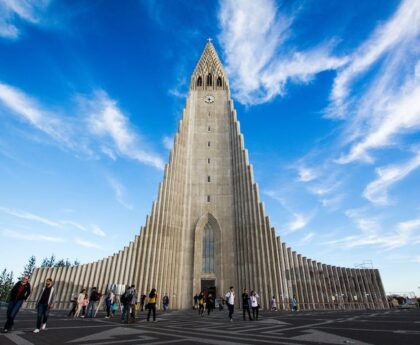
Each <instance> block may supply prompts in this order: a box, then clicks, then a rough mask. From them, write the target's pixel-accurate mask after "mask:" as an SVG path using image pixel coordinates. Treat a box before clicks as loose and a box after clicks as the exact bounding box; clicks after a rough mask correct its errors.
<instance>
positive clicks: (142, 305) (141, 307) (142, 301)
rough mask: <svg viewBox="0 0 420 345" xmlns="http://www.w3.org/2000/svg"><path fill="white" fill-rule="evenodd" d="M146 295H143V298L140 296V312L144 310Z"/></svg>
mask: <svg viewBox="0 0 420 345" xmlns="http://www.w3.org/2000/svg"><path fill="white" fill-rule="evenodd" d="M146 297H147V296H146V295H145V294H142V295H141V296H140V311H143V310H144V301H145V300H146Z"/></svg>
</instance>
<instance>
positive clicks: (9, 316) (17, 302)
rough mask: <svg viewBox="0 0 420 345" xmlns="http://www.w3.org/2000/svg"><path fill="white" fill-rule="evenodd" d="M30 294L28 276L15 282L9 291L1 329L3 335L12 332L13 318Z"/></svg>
mask: <svg viewBox="0 0 420 345" xmlns="http://www.w3.org/2000/svg"><path fill="white" fill-rule="evenodd" d="M30 294H31V284H30V283H29V276H23V277H22V280H21V281H19V282H17V283H16V284H15V285H14V286H13V288H12V290H11V291H10V295H9V303H8V305H7V313H6V323H5V324H4V327H3V333H7V332H9V331H11V330H12V328H13V324H14V321H15V317H16V315H17V313H18V312H19V309H20V307H21V306H22V304H23V302H24V301H26V300H27V298H28V297H29V295H30Z"/></svg>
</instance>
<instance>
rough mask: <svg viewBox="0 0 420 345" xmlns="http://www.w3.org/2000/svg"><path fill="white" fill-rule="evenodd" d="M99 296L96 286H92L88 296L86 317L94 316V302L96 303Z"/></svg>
mask: <svg viewBox="0 0 420 345" xmlns="http://www.w3.org/2000/svg"><path fill="white" fill-rule="evenodd" d="M100 298H101V296H100V294H99V293H98V291H97V290H96V287H93V288H92V291H91V293H90V296H89V304H88V306H87V310H86V317H90V318H93V317H94V316H95V311H96V303H98V301H99V299H100Z"/></svg>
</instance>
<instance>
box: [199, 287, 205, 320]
mask: <svg viewBox="0 0 420 345" xmlns="http://www.w3.org/2000/svg"><path fill="white" fill-rule="evenodd" d="M205 303H206V300H205V299H204V293H203V292H200V294H199V295H198V315H201V317H202V316H203V313H204V304H205Z"/></svg>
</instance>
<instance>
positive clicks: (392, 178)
mask: <svg viewBox="0 0 420 345" xmlns="http://www.w3.org/2000/svg"><path fill="white" fill-rule="evenodd" d="M419 99H420V98H419ZM419 167H420V153H418V154H417V155H416V156H415V157H414V158H412V159H411V160H410V161H408V162H406V163H404V164H400V165H392V166H388V167H385V168H378V169H376V173H377V175H378V178H377V179H376V180H375V181H373V182H371V183H369V184H368V185H367V187H366V188H365V190H364V191H363V196H364V197H365V198H366V199H368V200H369V201H370V202H372V203H374V204H379V205H387V204H388V203H389V200H388V189H389V188H390V187H391V186H392V185H394V184H395V183H397V182H398V181H400V180H402V179H404V178H405V177H406V176H407V175H409V174H410V173H411V172H413V171H414V170H415V169H417V168H419Z"/></svg>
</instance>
